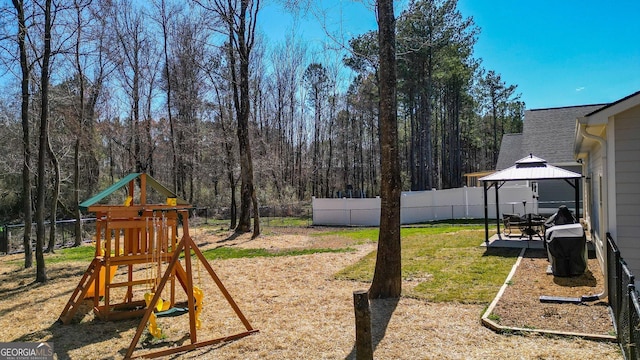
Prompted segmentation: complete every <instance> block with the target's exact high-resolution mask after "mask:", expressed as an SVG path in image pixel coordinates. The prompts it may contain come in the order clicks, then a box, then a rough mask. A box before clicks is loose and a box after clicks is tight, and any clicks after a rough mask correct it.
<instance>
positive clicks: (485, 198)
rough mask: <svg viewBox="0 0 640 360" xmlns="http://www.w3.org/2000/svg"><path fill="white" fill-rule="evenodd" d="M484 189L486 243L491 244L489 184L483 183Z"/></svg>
mask: <svg viewBox="0 0 640 360" xmlns="http://www.w3.org/2000/svg"><path fill="white" fill-rule="evenodd" d="M482 188H483V189H484V242H485V243H487V245H488V244H489V208H488V205H487V182H486V181H483V182H482Z"/></svg>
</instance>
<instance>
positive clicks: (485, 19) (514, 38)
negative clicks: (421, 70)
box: [259, 0, 640, 109]
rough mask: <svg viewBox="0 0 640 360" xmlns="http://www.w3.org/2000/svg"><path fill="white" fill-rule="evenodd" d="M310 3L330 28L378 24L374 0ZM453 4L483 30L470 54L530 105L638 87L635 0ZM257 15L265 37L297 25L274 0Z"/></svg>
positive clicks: (313, 39) (305, 32)
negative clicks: (322, 13) (319, 8)
mask: <svg viewBox="0 0 640 360" xmlns="http://www.w3.org/2000/svg"><path fill="white" fill-rule="evenodd" d="M314 3H315V4H318V3H321V4H322V5H321V6H322V8H324V9H325V10H326V14H327V16H328V18H329V19H330V20H329V27H330V28H332V29H333V30H332V31H333V32H335V33H338V32H339V31H338V29H339V28H340V27H341V28H342V33H344V34H346V36H349V35H358V34H361V33H363V32H365V31H367V30H371V29H375V28H376V26H377V25H376V22H375V17H374V14H373V12H372V11H371V8H370V7H368V6H369V5H367V4H370V3H371V2H366V1H364V2H358V1H350V0H343V1H340V0H323V1H322V2H320V1H316V2H314ZM406 3H407V1H404V0H403V1H398V2H396V8H398V6H405V5H406ZM458 8H459V10H460V11H461V12H462V14H463V16H465V17H468V16H471V17H473V18H474V20H475V23H476V25H478V26H479V27H480V28H481V33H480V35H479V38H478V42H477V44H476V47H475V57H476V58H481V59H482V65H483V67H484V68H485V69H487V70H495V71H496V72H498V73H500V74H501V75H502V79H503V80H504V81H506V82H507V84H515V85H518V92H520V93H521V94H522V100H524V101H525V103H526V105H527V108H528V109H536V108H546V107H559V106H571V105H583V104H594V103H607V102H612V101H616V100H618V99H620V98H622V97H624V96H626V95H629V94H631V93H633V92H636V91H638V90H640V17H639V16H640V1H637V0H615V1H594V0H582V1H575V0H556V1H549V0H536V1H533V0H530V1H514V0H491V1H488V0H486V1H485V0H459V3H458ZM396 12H398V10H396ZM259 16H260V17H261V18H262V20H261V27H262V31H263V32H264V33H265V34H267V36H268V37H269V39H270V42H277V41H279V39H280V36H281V35H282V34H284V33H287V32H290V31H291V29H292V28H293V27H294V25H293V22H292V20H291V19H292V17H291V16H290V15H288V14H283V11H282V9H281V8H279V6H277V5H276V4H274V3H271V4H270V5H267V6H266V7H265V8H264V9H263V11H262V12H261V13H260V15H259ZM300 24H301V25H300V26H299V27H296V34H297V35H298V36H299V37H300V38H302V39H304V40H305V41H307V42H309V44H310V45H313V46H314V47H315V46H317V45H319V44H321V43H323V42H327V43H330V41H329V40H328V39H326V37H325V36H324V31H323V30H322V27H321V26H320V24H319V22H318V20H317V18H315V17H313V16H307V17H306V18H304V19H303V20H301V21H300Z"/></svg>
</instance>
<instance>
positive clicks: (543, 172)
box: [480, 154, 582, 243]
mask: <svg viewBox="0 0 640 360" xmlns="http://www.w3.org/2000/svg"><path fill="white" fill-rule="evenodd" d="M581 177H582V175H580V174H578V173H575V172H573V171H569V170H565V169H562V168H559V167H557V166H553V165H550V164H548V163H547V161H546V160H544V159H541V158H539V157H536V156H534V155H533V154H529V156H527V157H524V158H522V159H520V160H518V161H516V163H515V165H514V166H511V167H509V168H507V169H504V170H502V171H498V172H495V173H493V174H491V175H487V176H484V177H482V178H480V181H481V182H482V186H483V188H484V233H485V242H486V243H488V242H489V207H488V197H487V192H488V190H489V189H490V188H491V187H494V188H495V196H496V225H497V226H498V234H500V203H499V201H498V190H499V189H500V188H501V187H502V185H504V184H505V183H506V182H507V181H525V180H557V179H562V180H565V181H566V182H567V183H568V184H569V185H571V186H572V187H573V188H574V191H575V214H576V219H579V218H580V178H581ZM572 180H573V181H572Z"/></svg>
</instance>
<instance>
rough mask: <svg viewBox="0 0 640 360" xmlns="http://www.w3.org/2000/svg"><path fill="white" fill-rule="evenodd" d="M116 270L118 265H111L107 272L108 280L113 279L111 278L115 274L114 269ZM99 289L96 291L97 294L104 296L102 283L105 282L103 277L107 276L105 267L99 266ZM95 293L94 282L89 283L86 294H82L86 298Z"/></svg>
mask: <svg viewBox="0 0 640 360" xmlns="http://www.w3.org/2000/svg"><path fill="white" fill-rule="evenodd" d="M117 270H118V266H116V265H114V266H111V271H110V272H109V282H112V281H113V278H114V277H115V276H116V271H117ZM99 276H100V290H99V292H98V296H104V284H105V283H106V281H105V278H106V276H107V269H106V268H105V267H101V268H100V274H99ZM95 294H96V290H95V283H91V284H90V285H89V290H88V291H87V294H86V295H85V296H84V297H85V299H86V298H92V297H94V296H95Z"/></svg>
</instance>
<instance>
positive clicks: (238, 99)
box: [229, 0, 260, 237]
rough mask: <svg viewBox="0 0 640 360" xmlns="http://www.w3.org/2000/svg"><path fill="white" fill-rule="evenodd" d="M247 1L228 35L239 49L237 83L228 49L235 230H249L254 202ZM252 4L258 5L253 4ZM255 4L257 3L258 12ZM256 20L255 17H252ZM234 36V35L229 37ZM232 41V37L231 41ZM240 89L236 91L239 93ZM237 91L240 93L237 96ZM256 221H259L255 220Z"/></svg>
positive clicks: (256, 228)
mask: <svg viewBox="0 0 640 360" xmlns="http://www.w3.org/2000/svg"><path fill="white" fill-rule="evenodd" d="M248 5H249V4H248V1H244V0H243V1H241V2H240V12H239V14H238V18H239V26H238V28H237V29H233V26H232V24H230V28H229V32H230V35H231V36H233V31H235V33H236V34H237V37H238V38H237V47H238V48H237V51H238V60H239V62H240V64H239V75H240V76H239V79H237V80H239V86H237V85H236V84H237V82H236V79H235V76H233V74H235V56H234V55H235V54H234V49H230V52H231V55H232V56H231V60H232V64H231V67H232V76H233V78H234V79H233V80H234V81H233V87H234V93H235V96H234V102H235V104H236V113H237V116H238V132H237V134H238V145H239V151H240V179H241V182H242V183H241V185H240V219H239V222H238V226H237V227H236V233H244V232H249V231H250V230H251V205H252V204H254V205H255V203H254V202H253V197H254V196H255V189H254V187H253V161H252V158H251V143H250V140H249V112H250V104H249V80H250V79H249V55H250V52H251V47H252V46H253V43H252V39H253V31H254V30H255V27H254V26H252V24H251V23H250V24H249V32H250V33H249V35H247V24H246V17H247V10H248ZM255 6H258V4H256V5H255ZM257 9H258V7H256V10H255V11H256V12H257ZM254 21H255V19H254ZM253 25H255V24H253ZM231 40H233V39H231ZM231 44H233V41H232V42H231ZM238 90H239V94H238ZM238 95H239V96H238ZM253 210H254V228H253V230H254V232H253V237H257V236H258V235H259V234H260V224H259V221H260V218H259V214H258V209H257V208H255V209H253ZM256 222H258V223H257V224H256Z"/></svg>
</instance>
